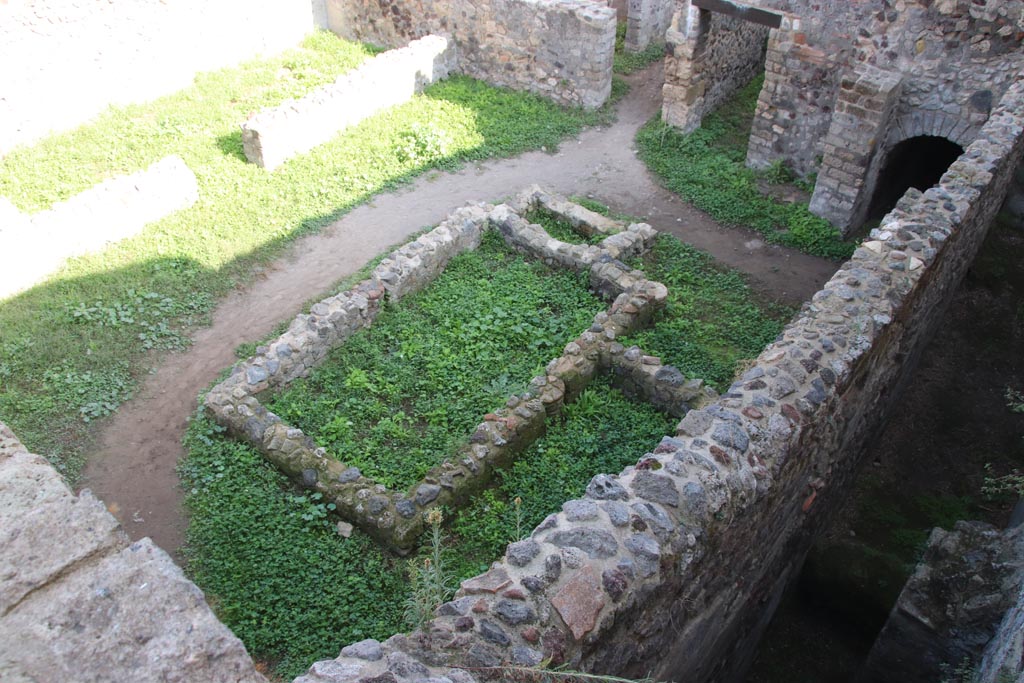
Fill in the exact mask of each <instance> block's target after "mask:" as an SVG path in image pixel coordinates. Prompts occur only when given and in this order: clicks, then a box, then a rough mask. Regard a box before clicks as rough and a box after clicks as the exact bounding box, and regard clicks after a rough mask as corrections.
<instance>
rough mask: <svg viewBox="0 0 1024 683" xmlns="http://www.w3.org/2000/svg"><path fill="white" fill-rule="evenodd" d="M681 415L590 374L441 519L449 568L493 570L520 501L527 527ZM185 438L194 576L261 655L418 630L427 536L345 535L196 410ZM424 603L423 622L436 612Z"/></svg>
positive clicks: (283, 656)
mask: <svg viewBox="0 0 1024 683" xmlns="http://www.w3.org/2000/svg"><path fill="white" fill-rule="evenodd" d="M674 425H675V420H673V419H671V418H668V417H666V416H664V415H662V414H660V413H658V412H657V411H655V410H654V409H653V408H651V407H650V406H649V405H646V404H636V403H633V402H632V401H630V400H628V399H626V398H625V397H623V396H622V394H621V393H619V392H618V391H617V390H615V389H613V388H611V387H610V386H609V385H608V384H607V382H606V381H602V380H599V381H597V382H595V383H594V385H593V386H592V387H591V388H589V389H587V390H586V391H585V392H584V394H583V396H582V397H581V399H580V400H579V401H577V402H576V403H575V404H573V405H570V406H567V407H566V410H565V420H564V422H556V423H554V424H552V425H551V426H549V430H548V433H547V434H546V435H545V436H544V437H542V438H541V439H540V440H538V441H537V442H535V443H534V445H533V446H531V448H530V449H529V450H528V451H527V452H526V453H524V454H523V455H522V456H520V459H519V461H518V462H517V463H516V464H515V466H514V467H513V468H512V469H510V470H509V471H508V472H506V473H504V474H502V475H501V477H500V480H499V483H498V486H497V488H495V489H491V490H488V491H486V492H484V494H483V495H482V496H481V497H480V498H478V499H477V501H475V502H474V503H473V504H472V505H471V507H469V508H467V509H466V510H465V511H461V512H455V515H454V516H453V515H452V512H451V511H449V513H448V514H446V515H445V518H446V519H452V523H451V525H446V526H447V528H445V529H444V531H443V535H444V540H443V542H442V547H441V556H442V557H443V558H444V565H445V569H444V570H443V571H444V572H445V573H446V574H448V573H451V574H452V575H453V576H454V578H455V579H458V580H462V579H466V578H469V577H471V576H474V575H476V574H477V573H479V572H480V571H481V570H482V569H486V567H487V565H488V563H490V562H491V561H493V560H495V559H497V558H498V557H500V556H501V554H502V553H503V552H504V549H505V545H506V544H507V543H509V542H510V541H513V540H516V535H517V532H516V528H517V523H516V521H517V520H516V517H517V514H516V511H517V509H520V510H521V511H522V512H521V519H520V520H519V529H520V531H519V532H518V533H519V534H520V535H525V534H529V532H530V531H532V530H533V528H534V526H536V525H537V524H538V523H539V522H540V521H541V520H542V519H543V518H544V517H545V516H546V515H547V514H550V513H552V512H557V511H558V510H559V509H560V508H561V504H562V502H563V501H565V500H568V499H570V498H574V497H579V496H581V495H582V494H583V492H584V490H585V488H586V485H587V482H588V481H590V478H591V477H592V476H593V475H595V474H598V473H599V472H619V471H620V470H621V469H622V468H623V467H625V466H626V465H629V464H632V463H634V462H635V461H636V460H637V458H638V457H639V456H640V455H642V454H643V453H644V452H645V450H648V449H650V448H651V447H653V445H655V444H656V443H657V441H658V440H659V439H660V438H661V436H663V435H665V434H667V433H669V432H671V430H672V428H673V427H674ZM185 443H186V447H187V449H188V453H189V454H188V457H187V459H186V460H185V462H184V463H183V465H182V467H181V475H182V481H183V483H184V486H185V488H186V491H187V500H186V503H187V506H188V510H189V513H190V524H189V530H188V544H187V546H186V548H185V551H186V556H187V557H188V560H189V563H188V567H189V573H190V575H191V576H192V578H193V580H194V581H195V582H196V583H197V584H198V585H199V586H200V587H202V588H203V590H204V591H205V592H206V593H207V596H208V597H209V598H210V600H211V604H212V605H213V606H214V609H215V610H216V612H217V614H218V616H219V617H220V618H221V619H222V620H223V621H224V622H225V623H226V624H227V625H228V626H229V627H230V628H231V629H232V631H234V632H235V633H236V634H237V635H238V636H239V637H240V638H241V639H242V641H243V642H244V643H245V644H246V647H247V648H248V649H249V651H250V652H251V653H252V654H253V655H254V656H256V657H257V658H260V659H262V660H264V661H266V662H269V663H271V664H272V665H273V667H274V668H275V670H276V671H277V672H278V673H279V674H280V675H282V676H285V677H288V678H290V677H292V676H296V675H298V674H299V673H301V672H302V671H303V670H304V669H305V668H306V667H308V666H309V665H310V664H311V663H312V662H313V661H315V660H316V659H318V658H320V659H323V658H333V657H336V656H337V654H338V652H339V650H340V649H341V647H342V646H343V645H346V644H348V643H350V642H354V641H356V640H360V639H362V638H371V637H372V638H378V639H381V640H383V639H385V638H387V637H388V636H390V635H391V634H393V633H397V632H400V631H403V630H406V629H407V628H409V623H408V622H407V621H406V620H405V619H404V616H406V615H407V612H408V608H409V606H410V600H411V599H412V598H414V595H413V591H412V587H413V584H415V583H418V582H423V581H425V580H426V579H424V575H427V576H433V574H430V572H429V571H427V572H422V571H418V570H417V568H423V569H425V568H427V567H429V568H431V569H434V570H436V569H437V567H438V565H439V563H437V561H436V556H435V554H434V552H433V548H432V544H431V542H430V534H431V532H428V533H427V534H426V536H427V537H426V538H425V539H424V544H423V547H422V548H421V549H420V550H419V551H418V552H417V553H416V554H415V555H414V556H413V557H412V558H398V557H395V556H393V555H391V554H389V553H387V552H386V551H383V550H381V549H380V547H379V546H377V545H376V544H375V543H374V542H373V541H372V540H370V538H369V537H367V536H366V535H365V534H363V533H362V532H360V531H359V530H358V529H357V530H355V531H353V532H352V534H351V536H350V537H349V538H343V537H342V536H340V535H339V534H338V533H337V531H336V529H335V522H336V520H335V518H334V517H333V516H332V515H331V513H330V510H329V506H328V505H325V504H324V502H323V500H322V499H320V498H319V497H318V494H309V493H303V492H301V491H298V490H296V489H294V488H293V487H292V486H291V484H290V483H289V482H288V480H287V478H286V477H284V476H283V475H282V474H280V473H279V472H278V471H277V470H276V469H275V468H274V467H273V466H271V465H269V464H267V463H266V462H265V461H264V460H263V458H262V457H261V456H260V455H259V453H257V452H256V451H255V450H254V449H252V448H251V447H249V446H247V445H245V444H242V443H240V442H238V441H235V440H233V439H231V438H229V437H227V436H226V435H225V434H224V433H223V430H222V429H221V428H220V427H219V426H217V425H216V424H214V423H213V422H212V421H210V420H208V419H207V418H205V417H200V418H197V419H194V420H193V422H192V424H191V425H190V428H189V432H188V435H187V436H186V441H185ZM516 497H519V498H520V499H521V503H520V505H519V506H517V505H516V504H515V503H514V500H515V498H516ZM425 559H431V563H429V565H425V563H424V560H425ZM413 579H415V580H413ZM445 583H446V585H448V586H454V585H455V581H448V582H445ZM428 587H430V586H428ZM432 590H433V589H432ZM418 607H419V609H418V610H415V612H416V614H418V615H419V616H418V617H417V618H422V615H423V614H424V613H426V612H428V611H429V610H428V609H427V608H425V607H423V606H422V605H419V606H418Z"/></svg>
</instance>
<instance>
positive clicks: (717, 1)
mask: <svg viewBox="0 0 1024 683" xmlns="http://www.w3.org/2000/svg"><path fill="white" fill-rule="evenodd" d="M690 1H691V2H692V3H693V6H694V7H700V8H701V9H706V10H710V11H712V12H718V13H720V14H726V15H728V16H730V17H736V18H737V19H743V20H744V21H750V22H753V23H755V24H761V25H762V26H767V27H769V28H778V27H779V26H781V25H782V15H781V14H776V13H775V12H769V11H768V10H763V9H760V8H758V7H749V6H747V5H738V4H736V3H735V2H731V1H730V0H690Z"/></svg>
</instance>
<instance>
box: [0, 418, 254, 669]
mask: <svg viewBox="0 0 1024 683" xmlns="http://www.w3.org/2000/svg"><path fill="white" fill-rule="evenodd" d="M0 547H2V548H3V549H4V550H3V553H2V555H0V679H2V680H4V681H12V682H14V681H76V682H81V683H86V682H92V681H95V682H96V683H104V682H106V681H133V682H135V681H137V682H139V683H146V682H150V681H151V682H153V683H157V682H168V681H180V682H181V683H191V682H192V681H218V682H220V681H224V682H225V683H227V682H231V683H265V680H266V679H264V678H263V676H261V675H260V674H259V673H258V672H257V671H256V670H255V668H254V666H253V662H252V660H251V659H250V658H249V656H248V654H246V651H245V647H244V646H243V645H242V643H241V641H239V640H238V638H236V637H235V636H234V635H233V634H232V633H231V632H230V631H229V630H228V629H227V627H226V626H224V625H223V624H221V623H220V622H219V621H217V618H216V617H215V616H214V615H213V612H212V611H210V608H209V606H208V605H207V604H206V601H205V600H204V598H203V594H202V592H201V591H200V590H199V589H198V588H196V586H195V585H194V584H192V582H190V581H189V580H188V579H186V578H185V575H184V574H183V573H182V571H181V569H179V568H178V567H177V566H175V564H174V562H173V561H172V560H171V558H170V557H169V556H168V555H167V554H166V553H165V552H164V551H163V550H161V549H160V548H157V547H156V546H155V545H153V543H152V541H150V540H149V539H148V538H146V539H143V540H141V541H139V542H137V543H129V541H128V537H127V536H126V535H125V534H124V532H123V531H122V530H121V528H120V526H119V525H118V523H117V520H115V519H114V517H113V516H112V515H111V514H110V513H108V512H107V510H106V509H105V508H104V507H103V504H102V503H101V502H100V501H98V500H96V498H94V497H93V496H92V494H91V493H89V491H83V492H82V493H81V494H80V495H78V496H75V495H74V494H73V493H72V492H71V490H70V489H68V487H67V486H66V485H65V484H64V481H63V480H62V479H61V477H60V475H59V474H57V472H56V470H54V469H53V468H52V467H51V466H50V464H49V463H48V462H47V461H46V460H45V459H44V458H42V457H40V456H38V455H32V454H30V453H29V452H28V451H27V450H26V449H25V447H24V446H23V445H22V444H21V442H20V441H18V439H17V437H15V436H14V433H13V432H11V430H10V429H8V427H7V426H6V425H4V424H3V423H0Z"/></svg>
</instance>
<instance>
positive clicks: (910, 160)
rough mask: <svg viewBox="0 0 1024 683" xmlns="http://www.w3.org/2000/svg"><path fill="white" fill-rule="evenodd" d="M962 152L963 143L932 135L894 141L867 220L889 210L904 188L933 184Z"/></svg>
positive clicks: (879, 178) (924, 187)
mask: <svg viewBox="0 0 1024 683" xmlns="http://www.w3.org/2000/svg"><path fill="white" fill-rule="evenodd" d="M963 152H964V150H963V147H961V146H960V145H958V144H956V143H955V142H951V141H950V140H947V139H946V138H941V137H937V136H934V135H919V136H917V137H913V138H909V139H907V140H904V141H903V142H901V143H899V144H897V145H896V146H895V147H893V148H892V149H891V150H890V151H889V155H888V158H887V159H886V162H885V166H884V167H883V168H882V172H881V173H880V174H879V175H878V182H877V183H876V184H875V194H874V196H873V197H872V198H871V208H870V209H868V216H867V220H868V222H871V221H876V220H879V219H881V218H882V217H883V216H885V214H887V213H889V211H891V210H892V209H893V207H894V206H896V202H898V201H899V199H900V197H902V196H903V194H904V193H905V192H906V191H907V190H908V189H910V188H912V187H914V188H917V189H918V190H921V191H922V192H923V191H925V190H927V189H928V188H929V187H932V186H933V185H935V184H937V183H938V182H939V180H940V179H941V178H942V174H943V173H945V172H946V169H948V168H949V165H950V164H952V163H953V162H954V161H956V159H957V157H959V156H960V155H961V154H963Z"/></svg>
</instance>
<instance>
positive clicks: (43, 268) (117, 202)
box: [0, 156, 199, 299]
mask: <svg viewBox="0 0 1024 683" xmlns="http://www.w3.org/2000/svg"><path fill="white" fill-rule="evenodd" d="M198 199H199V186H198V183H197V182H196V177H195V175H194V174H193V173H192V171H191V170H190V169H189V167H188V166H186V165H185V162H184V161H183V160H182V159H181V157H178V156H169V157H165V158H164V159H161V160H160V161H158V162H156V163H155V164H153V165H152V166H150V167H149V168H147V169H144V170H142V171H138V172H137V173H132V174H130V175H125V176H117V177H115V178H111V179H110V180H106V181H104V182H102V183H100V184H99V185H96V186H95V187H91V188H89V189H88V190H85V191H84V192H81V193H79V194H77V195H75V196H74V197H72V198H71V199H68V200H67V201H63V202H59V203H57V204H54V205H53V206H52V207H50V208H49V209H47V210H46V211H41V212H39V213H35V214H31V215H29V214H25V213H22V212H20V211H18V209H17V208H16V207H15V206H14V205H13V204H10V203H9V202H8V201H7V200H6V199H5V198H4V197H0V253H2V254H3V255H4V266H3V268H0V299H2V298H3V297H6V296H10V295H11V294H14V293H15V292H19V291H21V290H22V289H25V288H27V287H29V286H31V285H32V284H35V283H36V282H39V281H40V280H41V279H43V278H44V277H46V276H47V275H49V274H50V273H53V272H54V271H56V270H57V269H58V268H60V266H61V264H63V263H64V261H65V260H66V259H67V258H69V257H71V256H78V255H81V254H85V253H88V252H90V251H97V250H99V249H101V248H103V247H104V246H106V245H107V244H108V243H110V242H116V241H118V240H122V239H125V238H127V237H131V236H133V235H136V234H138V233H139V232H140V231H141V230H142V229H143V228H144V227H145V226H146V225H147V224H149V223H152V222H154V221H157V220H159V219H161V218H163V217H165V216H168V215H170V214H172V213H174V212H175V211H179V210H181V209H185V208H188V207H190V206H192V205H193V204H195V203H196V201H197V200H198Z"/></svg>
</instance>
